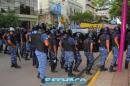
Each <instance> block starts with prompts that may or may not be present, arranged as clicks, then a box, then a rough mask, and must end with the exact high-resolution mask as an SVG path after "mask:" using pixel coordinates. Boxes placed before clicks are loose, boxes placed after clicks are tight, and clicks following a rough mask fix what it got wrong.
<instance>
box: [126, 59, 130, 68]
mask: <svg viewBox="0 0 130 86" xmlns="http://www.w3.org/2000/svg"><path fill="white" fill-rule="evenodd" d="M128 65H129V61H127V60H125V69H128Z"/></svg>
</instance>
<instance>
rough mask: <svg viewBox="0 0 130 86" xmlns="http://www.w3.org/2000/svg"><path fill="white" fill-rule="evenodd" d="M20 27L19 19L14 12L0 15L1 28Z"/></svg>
mask: <svg viewBox="0 0 130 86" xmlns="http://www.w3.org/2000/svg"><path fill="white" fill-rule="evenodd" d="M19 25H20V20H19V17H18V16H17V15H16V14H15V12H14V11H8V12H4V13H3V12H1V13H0V27H10V26H12V27H18V26H19Z"/></svg>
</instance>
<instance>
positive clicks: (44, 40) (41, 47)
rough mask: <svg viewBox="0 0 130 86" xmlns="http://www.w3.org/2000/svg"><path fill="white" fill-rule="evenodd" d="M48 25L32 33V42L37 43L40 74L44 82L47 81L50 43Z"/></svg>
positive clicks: (36, 52)
mask: <svg viewBox="0 0 130 86" xmlns="http://www.w3.org/2000/svg"><path fill="white" fill-rule="evenodd" d="M45 30H46V26H45V25H44V27H42V28H41V31H39V32H38V33H37V34H34V35H32V42H33V43H34V44H35V48H36V50H35V54H36V56H37V58H38V63H39V66H38V74H39V75H40V79H41V82H42V83H45V76H46V67H47V56H46V53H45V51H46V49H47V47H48V45H49V42H48V36H47V34H46V33H45Z"/></svg>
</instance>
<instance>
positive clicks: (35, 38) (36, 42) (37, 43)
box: [31, 33, 47, 52]
mask: <svg viewBox="0 0 130 86" xmlns="http://www.w3.org/2000/svg"><path fill="white" fill-rule="evenodd" d="M31 44H32V45H33V47H34V48H35V49H37V50H39V51H40V52H46V50H47V47H46V46H45V44H44V43H43V42H42V41H41V34H39V33H37V34H33V35H32V36H31Z"/></svg>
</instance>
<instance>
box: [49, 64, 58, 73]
mask: <svg viewBox="0 0 130 86" xmlns="http://www.w3.org/2000/svg"><path fill="white" fill-rule="evenodd" d="M56 66H57V64H56V63H51V72H53V73H57V72H58V71H56Z"/></svg>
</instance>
